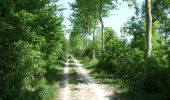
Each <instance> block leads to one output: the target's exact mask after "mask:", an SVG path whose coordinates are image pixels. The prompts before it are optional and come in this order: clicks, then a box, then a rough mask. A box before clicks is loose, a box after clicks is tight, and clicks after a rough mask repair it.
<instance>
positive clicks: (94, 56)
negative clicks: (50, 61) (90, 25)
mask: <svg viewBox="0 0 170 100" xmlns="http://www.w3.org/2000/svg"><path fill="white" fill-rule="evenodd" d="M95 30H96V29H95V28H94V30H93V61H95V59H96V53H95V47H96V46H95V37H94V34H95Z"/></svg>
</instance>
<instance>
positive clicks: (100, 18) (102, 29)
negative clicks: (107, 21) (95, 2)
mask: <svg viewBox="0 0 170 100" xmlns="http://www.w3.org/2000/svg"><path fill="white" fill-rule="evenodd" d="M99 3H100V6H99V20H100V23H101V32H102V54H103V52H104V24H103V19H102V0H99Z"/></svg>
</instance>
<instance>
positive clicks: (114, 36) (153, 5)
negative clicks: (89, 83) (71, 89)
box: [0, 0, 170, 100]
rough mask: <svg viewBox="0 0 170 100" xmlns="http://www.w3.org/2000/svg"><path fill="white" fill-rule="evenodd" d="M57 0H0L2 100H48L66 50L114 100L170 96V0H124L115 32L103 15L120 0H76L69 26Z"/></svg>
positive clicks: (56, 88)
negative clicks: (126, 12)
mask: <svg viewBox="0 0 170 100" xmlns="http://www.w3.org/2000/svg"><path fill="white" fill-rule="evenodd" d="M58 1H60V0H0V100H54V97H55V93H56V92H58V91H59V88H60V83H61V81H62V77H63V73H62V72H63V67H64V66H65V65H64V63H65V61H66V59H67V58H68V56H70V55H71V56H70V57H72V56H73V57H75V58H77V59H81V60H82V63H83V64H84V65H85V66H86V68H87V69H88V70H90V71H91V73H90V75H92V76H93V77H95V78H97V79H100V80H101V81H102V83H106V84H110V85H111V86H113V87H114V86H118V89H117V91H115V95H117V96H119V97H120V98H119V99H118V100H169V99H170V94H169V91H170V0H143V3H142V5H139V4H138V2H137V1H138V0H122V2H126V3H127V4H128V6H129V9H130V8H131V9H135V14H134V15H133V16H132V17H131V18H129V19H128V20H127V21H126V23H124V26H123V27H122V28H121V30H120V31H121V34H118V33H116V31H115V30H114V29H113V28H112V27H105V25H104V20H103V19H104V18H107V17H108V16H110V12H111V11H113V12H114V11H115V10H118V9H119V8H118V5H120V1H121V0H74V2H73V3H69V5H70V7H71V11H72V14H71V15H70V17H69V20H70V22H71V24H72V26H71V29H69V31H68V30H66V29H65V27H64V25H63V24H62V23H63V21H64V17H65V16H64V15H63V14H62V12H63V11H64V10H65V9H66V8H63V7H62V6H60V5H59V4H58ZM68 2H69V0H68ZM111 23H114V22H111ZM114 24H116V23H114ZM67 32H69V33H67ZM66 33H67V35H68V34H69V39H67V38H66V36H65V35H66ZM75 78H76V77H75ZM58 100H60V99H58ZM70 100H71V99H70ZM109 100H110V99H109ZM114 100H116V99H114Z"/></svg>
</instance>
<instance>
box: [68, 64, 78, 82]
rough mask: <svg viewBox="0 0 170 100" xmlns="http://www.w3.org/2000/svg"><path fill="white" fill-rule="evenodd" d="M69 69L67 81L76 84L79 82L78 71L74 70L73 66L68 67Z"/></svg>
mask: <svg viewBox="0 0 170 100" xmlns="http://www.w3.org/2000/svg"><path fill="white" fill-rule="evenodd" d="M69 71H70V74H69V77H70V81H69V83H70V84H78V83H79V82H80V79H79V77H78V73H77V71H76V68H75V66H72V67H70V70H69Z"/></svg>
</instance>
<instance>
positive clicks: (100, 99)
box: [59, 58, 114, 100]
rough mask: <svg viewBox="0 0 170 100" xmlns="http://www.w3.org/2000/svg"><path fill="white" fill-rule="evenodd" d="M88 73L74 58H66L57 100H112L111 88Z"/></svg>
mask: <svg viewBox="0 0 170 100" xmlns="http://www.w3.org/2000/svg"><path fill="white" fill-rule="evenodd" d="M88 73H89V71H88V70H87V69H85V68H83V67H82V64H80V63H79V61H78V60H76V59H75V58H70V59H69V60H67V62H66V66H65V68H64V80H63V84H62V87H61V89H60V94H59V100H114V95H113V88H112V87H110V86H109V85H106V84H101V83H100V82H96V81H95V79H93V78H92V77H90V76H89V74H88Z"/></svg>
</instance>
